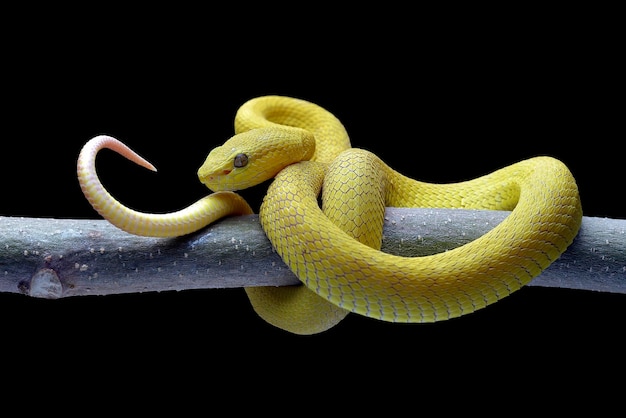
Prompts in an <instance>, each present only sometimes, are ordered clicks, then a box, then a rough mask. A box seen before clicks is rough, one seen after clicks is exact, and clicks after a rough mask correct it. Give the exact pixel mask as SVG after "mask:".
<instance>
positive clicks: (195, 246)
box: [0, 208, 626, 299]
mask: <svg viewBox="0 0 626 418" xmlns="http://www.w3.org/2000/svg"><path fill="white" fill-rule="evenodd" d="M508 213H509V212H500V211H477V210H459V209H405V208H387V212H386V218H385V226H384V240H383V251H386V252H389V253H393V254H397V255H403V256H417V255H426V254H432V253H435V252H440V251H445V250H447V249H451V248H454V247H457V246H459V245H462V244H464V243H466V242H469V241H471V240H473V239H475V238H477V237H479V236H480V235H482V234H484V233H485V232H487V231H488V230H490V229H491V228H493V227H494V226H496V225H497V224H498V223H499V222H501V221H502V220H503V219H504V218H505V217H506V216H507V215H508ZM0 222H1V225H2V231H3V233H2V238H1V239H0V292H8V293H22V294H25V295H30V296H33V297H40V298H49V299H54V298H61V297H69V296H79V295H107V294H118V293H140V292H151V291H168V290H186V289H206V288H229V287H244V286H288V285H293V284H297V283H299V282H298V279H297V278H296V277H295V276H294V275H293V273H291V271H290V270H289V268H288V267H287V266H286V265H285V264H284V263H283V262H282V260H281V259H280V257H279V256H278V255H277V254H276V253H275V252H274V251H273V249H272V246H271V244H270V242H269V240H268V239H267V238H266V236H265V234H264V232H263V230H262V229H261V226H260V224H259V221H258V215H249V216H238V217H231V218H225V219H222V220H220V221H219V222H216V223H215V224H213V225H211V226H209V227H207V228H205V229H203V230H202V231H199V232H197V233H195V234H191V235H188V236H184V237H179V238H174V239H164V238H146V237H138V236H134V235H131V234H128V233H126V232H124V231H121V230H119V229H117V228H116V227H114V226H112V225H111V224H109V223H108V222H107V221H104V220H80V219H49V218H18V217H0ZM530 285H532V286H545V287H560V288H571V289H583V290H592V291H600V292H614V293H626V220H619V219H609V218H593V217H584V218H583V223H582V226H581V230H580V232H579V234H578V236H577V238H576V239H575V241H574V243H573V244H572V245H571V246H570V248H568V250H567V251H566V252H565V253H564V254H563V255H562V256H561V257H560V258H559V259H558V260H556V261H555V262H554V263H553V264H552V265H551V266H550V267H549V268H548V269H546V270H545V271H544V272H543V273H542V274H541V275H540V276H538V277H537V278H535V280H533V281H532V283H531V284H530Z"/></svg>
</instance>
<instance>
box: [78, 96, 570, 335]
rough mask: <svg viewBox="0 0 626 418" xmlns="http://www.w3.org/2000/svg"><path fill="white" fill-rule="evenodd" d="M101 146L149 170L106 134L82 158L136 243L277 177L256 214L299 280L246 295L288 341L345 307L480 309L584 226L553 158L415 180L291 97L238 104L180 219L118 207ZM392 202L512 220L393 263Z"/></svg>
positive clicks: (99, 203) (93, 193)
mask: <svg viewBox="0 0 626 418" xmlns="http://www.w3.org/2000/svg"><path fill="white" fill-rule="evenodd" d="M102 148H110V149H113V150H114V151H116V152H118V153H120V154H122V155H124V156H125V157H127V158H129V159H130V160H132V161H134V162H136V163H138V164H140V165H142V166H144V167H147V168H150V169H154V167H153V166H152V165H151V164H150V163H148V162H147V161H145V160H144V159H143V158H141V157H139V156H138V155H137V154H135V153H134V152H133V151H131V150H130V149H128V148H127V147H126V146H125V145H123V144H122V143H121V142H119V141H118V140H116V139H114V138H112V137H109V136H104V135H103V136H97V137H95V138H93V139H92V140H90V141H88V142H87V144H85V146H84V147H83V149H82V150H81V153H80V155H79V158H78V164H77V171H78V178H79V182H80V185H81V188H82V190H83V193H84V194H85V196H86V197H87V199H88V200H89V202H90V203H91V205H92V206H93V207H94V208H95V209H96V211H98V212H99V213H100V215H101V216H103V217H104V218H105V219H107V220H109V221H110V222H111V223H112V224H114V225H116V226H117V227H119V228H121V229H123V230H125V231H127V232H129V233H132V234H137V235H146V236H158V237H172V236H180V235H184V234H188V233H190V232H193V231H197V230H199V229H201V228H203V227H205V226H206V225H208V224H210V223H212V222H214V221H215V220H217V219H220V218H221V217H223V216H227V215H237V214H250V213H252V209H251V208H250V206H249V205H248V204H247V203H246V202H245V200H244V199H243V198H241V197H240V196H239V195H238V194H236V193H234V192H233V191H235V190H240V189H243V188H246V187H251V186H254V185H257V184H259V183H262V182H264V181H266V180H269V179H272V178H273V179H274V180H273V181H272V182H271V184H270V186H269V187H268V190H267V194H266V195H265V197H264V199H263V202H262V204H261V208H260V211H259V218H260V222H261V226H262V228H263V230H264V231H265V233H266V235H267V237H268V238H269V240H270V241H271V243H272V245H273V247H274V248H275V250H276V251H277V252H278V254H279V255H280V256H281V258H282V259H283V260H284V262H285V263H286V264H287V265H288V266H289V267H290V269H291V270H292V271H293V272H294V273H295V274H296V275H297V277H298V278H299V279H300V281H301V282H302V283H303V284H304V285H299V286H288V287H249V288H246V292H247V294H248V297H249V298H250V301H251V303H252V305H253V307H254V309H255V311H256V312H257V313H258V314H259V315H260V316H261V317H262V318H264V319H265V320H266V321H268V322H269V323H271V324H273V325H275V326H277V327H279V328H282V329H284V330H287V331H290V332H293V333H296V334H314V333H318V332H322V331H324V330H327V329H329V328H331V327H332V326H334V325H335V324H337V323H338V322H339V321H341V319H343V318H344V317H345V316H346V315H347V314H348V313H349V312H355V313H358V314H361V315H366V316H368V317H372V318H377V319H381V320H385V321H391V322H433V321H439V320H445V319H449V318H454V317H458V316H460V315H464V314H467V313H470V312H474V311H476V310H477V309H480V308H483V307H485V306H487V305H489V304H491V303H494V302H496V301H498V300H499V299H501V298H503V297H505V296H507V295H509V294H510V293H512V292H514V291H515V290H517V289H519V288H521V287H522V286H524V285H525V284H527V283H529V282H530V281H531V280H532V279H533V278H534V277H535V276H537V275H539V274H540V273H541V272H542V271H543V270H544V269H545V268H546V267H548V266H549V265H550V264H551V263H552V262H553V261H555V260H556V259H557V258H558V257H559V256H560V255H561V254H562V253H563V252H564V251H565V250H566V249H567V247H568V246H569V245H570V244H571V242H572V241H573V239H574V237H575V236H576V234H577V233H578V230H579V227H580V223H581V220H582V209H581V203H580V198H579V194H578V187H577V185H576V182H575V180H574V178H573V176H572V174H571V172H570V171H569V169H568V168H567V167H566V166H565V165H564V164H563V163H562V162H560V161H559V160H557V159H555V158H552V157H547V156H539V157H533V158H529V159H527V160H523V161H520V162H517V163H514V164H512V165H509V166H507V167H504V168H501V169H499V170H496V171H494V172H492V173H490V174H487V175H485V176H482V177H479V178H476V179H472V180H468V181H463V182H457V183H448V184H432V183H425V182H420V181H417V180H413V179H410V178H408V177H406V176H404V175H402V174H399V173H398V172H396V171H394V170H393V169H392V168H390V167H389V166H388V165H387V164H385V163H384V162H383V161H382V160H381V159H380V158H378V157H377V156H376V155H374V154H372V153H371V152H368V151H365V150H361V149H357V148H351V144H350V139H349V137H348V134H347V132H346V130H345V128H344V126H343V125H342V123H341V122H340V121H339V120H338V119H337V118H336V117H335V116H334V115H333V114H332V113H330V112H328V111H327V110H325V109H324V108H322V107H320V106H318V105H316V104H314V103H311V102H308V101H305V100H300V99H296V98H291V97H284V96H263V97H258V98H254V99H251V100H249V101H247V102H246V103H244V104H243V105H242V106H241V107H240V108H239V110H238V111H237V114H236V116H235V135H234V136H233V137H232V138H231V139H229V140H228V141H227V142H226V143H224V144H223V145H222V146H220V147H217V148H215V149H213V150H212V151H211V152H210V153H209V155H208V157H207V158H206V161H205V162H204V164H203V165H202V166H201V167H200V169H199V170H198V176H199V178H200V181H201V182H202V183H204V184H205V185H206V186H207V187H208V188H209V189H211V190H213V191H214V192H215V193H212V194H210V195H208V196H207V197H205V198H203V199H201V200H199V201H198V202H196V203H194V204H193V205H191V206H190V207H189V208H186V209H183V210H181V211H178V212H174V213H168V214H148V213H142V212H136V211H133V210H131V209H129V208H127V207H125V206H124V205H122V204H121V203H119V202H118V201H116V200H115V199H114V198H113V197H112V196H111V195H110V194H109V193H108V192H107V191H106V190H105V188H104V187H103V185H102V184H101V182H100V180H99V179H98V177H97V175H96V171H95V158H96V154H97V153H98V151H99V150H100V149H102ZM320 192H321V194H322V207H321V208H320V205H319V203H318V202H319V200H318V197H319V194H320ZM386 206H396V207H436V208H473V209H492V210H510V211H511V212H510V214H509V215H508V216H507V217H506V218H505V219H504V220H503V221H502V222H501V223H499V224H498V225H497V226H495V227H494V228H493V229H492V230H490V231H489V232H487V233H485V234H484V235H483V236H481V237H480V238H478V239H476V240H474V241H472V242H469V243H467V244H465V245H462V246H460V247H457V248H454V249H452V250H449V251H446V252H443V253H438V254H433V255H429V256H421V257H400V256H395V255H391V254H387V253H383V252H381V251H380V247H381V240H382V229H383V222H384V211H385V207H386Z"/></svg>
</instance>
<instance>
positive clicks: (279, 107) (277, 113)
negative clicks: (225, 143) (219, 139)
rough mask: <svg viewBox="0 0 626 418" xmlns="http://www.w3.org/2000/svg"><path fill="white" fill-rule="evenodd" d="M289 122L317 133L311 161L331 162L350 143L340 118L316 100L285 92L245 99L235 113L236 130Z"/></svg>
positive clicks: (287, 123)
mask: <svg viewBox="0 0 626 418" xmlns="http://www.w3.org/2000/svg"><path fill="white" fill-rule="evenodd" d="M276 126H290V127H295V128H301V129H305V130H307V131H309V132H311V133H312V134H313V136H314V137H315V150H314V152H313V155H312V156H311V157H310V160H311V161H319V162H323V163H329V162H331V161H332V160H333V159H335V157H337V155H339V154H340V153H341V152H342V151H344V150H346V149H348V148H350V147H351V145H350V138H349V136H348V133H347V131H346V129H345V127H344V126H343V124H342V123H341V121H339V119H337V118H336V117H335V116H334V115H333V114H332V113H330V112H329V111H327V110H326V109H324V108H323V107H321V106H318V105H316V104H314V103H311V102H308V101H305V100H300V99H295V98H292V97H284V96H262V97H257V98H254V99H251V100H249V101H247V102H246V103H244V104H243V105H242V106H241V107H240V108H239V110H238V111H237V114H236V115H235V132H245V131H249V130H252V129H257V128H266V127H276Z"/></svg>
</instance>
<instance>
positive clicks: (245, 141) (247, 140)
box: [198, 126, 315, 192]
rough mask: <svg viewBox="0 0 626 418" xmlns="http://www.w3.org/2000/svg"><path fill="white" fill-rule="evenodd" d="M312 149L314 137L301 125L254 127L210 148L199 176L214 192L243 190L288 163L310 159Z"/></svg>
mask: <svg viewBox="0 0 626 418" xmlns="http://www.w3.org/2000/svg"><path fill="white" fill-rule="evenodd" d="M314 150H315V139H314V137H313V135H312V134H311V133H310V132H308V131H306V130H304V129H299V128H291V127H286V126H285V127H283V126H273V127H271V128H258V129H253V130H250V131H246V132H242V133H239V134H237V135H235V136H233V137H231V138H230V139H229V140H228V141H226V142H225V143H224V144H223V145H221V146H219V147H216V148H214V149H213V150H211V152H210V153H209V155H208V156H207V158H206V160H205V161H204V164H202V166H201V167H200V169H198V178H199V179H200V181H201V182H202V183H203V184H204V185H205V186H207V187H208V188H209V189H211V190H212V191H214V192H217V191H225V190H229V191H235V190H242V189H246V188H248V187H252V186H256V185H257V184H260V183H262V182H264V181H266V180H269V179H271V178H273V177H274V176H275V175H276V174H278V172H279V171H280V170H282V169H283V168H284V167H286V166H287V165H289V164H292V163H294V162H298V161H302V160H308V159H310V158H311V156H312V155H313V151H314Z"/></svg>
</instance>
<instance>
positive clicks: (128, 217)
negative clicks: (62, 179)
mask: <svg viewBox="0 0 626 418" xmlns="http://www.w3.org/2000/svg"><path fill="white" fill-rule="evenodd" d="M104 148H108V149H110V150H112V151H115V152H117V153H118V154H120V155H122V156H124V157H126V158H128V159H129V160H131V161H133V162H135V163H137V164H139V165H141V166H143V167H145V168H148V169H150V170H153V171H156V169H155V167H154V166H153V165H152V164H150V163H149V162H148V161H146V160H145V159H143V158H142V157H140V156H139V155H138V154H136V153H135V152H134V151H132V150H131V149H130V148H128V147H127V146H126V145H124V144H123V143H122V142H120V141H119V140H117V139H115V138H113V137H111V136H107V135H99V136H96V137H94V138H92V139H91V140H89V141H88V142H87V143H86V144H85V145H84V146H83V148H82V149H81V152H80V154H79V156H78V161H77V173H78V181H79V184H80V188H81V190H82V191H83V194H84V195H85V197H86V198H87V200H88V201H89V203H90V204H91V206H92V207H93V208H94V209H95V210H96V211H97V212H98V213H99V214H100V215H101V216H102V217H103V218H104V219H106V220H108V221H109V222H110V223H112V224H113V225H115V226H116V227H118V228H120V229H122V230H124V231H126V232H128V233H131V234H134V235H141V236H150V237H177V236H181V235H185V234H189V233H192V232H195V231H198V230H199V229H202V228H204V227H205V226H207V225H209V224H211V223H213V222H215V221H216V220H218V219H220V218H223V217H224V216H228V215H248V214H252V213H253V210H252V208H251V207H250V205H249V204H248V203H247V202H246V201H245V200H244V199H243V198H242V197H241V196H239V195H238V194H236V193H233V192H229V191H221V192H216V193H212V194H210V195H208V196H206V197H204V198H202V199H200V200H198V201H197V202H195V203H193V204H192V205H190V206H189V207H187V208H185V209H182V210H179V211H175V212H171V213H163V214H152V213H144V212H138V211H136V210H133V209H130V208H128V207H126V206H124V205H123V204H121V203H120V202H118V201H117V200H116V199H115V198H114V197H113V196H112V195H111V194H110V193H109V192H108V191H107V190H106V189H105V187H104V186H103V185H102V183H101V181H100V180H99V178H98V176H97V174H96V155H97V153H98V152H99V151H100V150H102V149H104Z"/></svg>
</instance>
